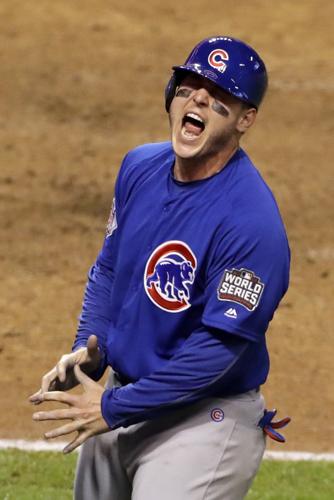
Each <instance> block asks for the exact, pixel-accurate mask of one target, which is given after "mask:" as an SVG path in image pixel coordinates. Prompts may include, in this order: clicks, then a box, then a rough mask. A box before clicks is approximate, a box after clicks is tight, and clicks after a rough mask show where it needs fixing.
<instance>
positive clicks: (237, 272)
mask: <svg viewBox="0 0 334 500" xmlns="http://www.w3.org/2000/svg"><path fill="white" fill-rule="evenodd" d="M263 289H264V284H263V283H261V281H260V278H259V277H258V276H255V274H254V272H253V271H249V270H248V269H244V268H242V269H234V268H233V269H232V270H229V269H225V271H224V274H223V277H222V279H221V282H220V284H219V287H218V290H217V298H218V300H228V301H230V302H236V303H237V304H241V305H242V306H244V307H245V308H246V309H248V310H249V311H254V309H256V308H257V306H258V305H259V302H260V299H261V295H262V292H263Z"/></svg>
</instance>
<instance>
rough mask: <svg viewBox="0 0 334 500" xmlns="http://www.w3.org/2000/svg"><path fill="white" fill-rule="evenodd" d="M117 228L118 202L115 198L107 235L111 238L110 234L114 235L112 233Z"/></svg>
mask: <svg viewBox="0 0 334 500" xmlns="http://www.w3.org/2000/svg"><path fill="white" fill-rule="evenodd" d="M115 229H117V219H116V202H115V198H114V199H113V200H112V206H111V210H110V215H109V219H108V223H107V229H106V237H107V238H109V236H111V235H112V233H113V232H114V231H115Z"/></svg>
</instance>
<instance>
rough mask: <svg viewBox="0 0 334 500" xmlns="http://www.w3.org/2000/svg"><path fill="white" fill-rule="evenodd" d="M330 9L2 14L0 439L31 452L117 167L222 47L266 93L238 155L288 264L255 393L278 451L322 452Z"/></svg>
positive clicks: (165, 6) (328, 288) (21, 8)
mask: <svg viewBox="0 0 334 500" xmlns="http://www.w3.org/2000/svg"><path fill="white" fill-rule="evenodd" d="M333 17H334V4H333V3H331V2H328V1H322V0H303V2H291V1H287V0H281V1H280V2H274V1H270V0H239V1H238V2H236V1H235V0H224V1H222V0H220V1H218V0H213V1H209V2H202V1H198V0H193V1H191V2H188V1H186V0H185V1H183V2H176V1H172V2H168V3H161V2H159V1H157V0H147V1H146V2H137V1H135V0H123V1H122V2H116V1H115V0H110V1H107V0H95V1H94V2H91V1H88V0H57V1H51V0H39V1H38V2H28V1H23V0H2V1H1V4H0V27H1V29H0V222H1V224H0V231H1V233H0V265H1V289H0V313H1V322H0V389H1V390H0V405H1V409H2V411H1V413H0V438H26V439H35V438H40V436H41V434H42V427H43V425H41V424H36V423H35V424H34V423H33V422H32V420H31V414H32V408H31V407H30V406H29V404H28V402H27V398H28V395H29V394H31V393H33V392H35V391H36V390H37V389H38V388H39V384H40V379H41V376H42V374H43V373H45V372H46V371H47V370H49V369H50V368H51V367H53V366H54V364H55V362H56V361H57V360H58V358H59V357H60V355H61V354H63V353H65V352H69V350H70V349H71V344H72V339H73V336H74V334H75V328H76V323H77V317H78V314H79V313H80V306H81V301H82V294H83V290H84V285H85V281H86V274H87V270H88V268H89V266H90V265H91V264H92V262H93V261H94V259H95V256H96V253H97V252H98V250H99V248H100V245H101V243H102V240H103V235H104V228H105V225H106V221H107V218H108V214H109V210H110V205H111V199H112V193H113V185H114V181H115V176H116V174H117V171H118V167H119V163H120V161H121V159H122V157H123V156H124V155H125V153H126V152H127V151H128V150H129V149H131V148H133V147H134V146H136V145H138V144H140V143H143V142H152V141H161V140H166V139H168V138H169V131H168V118H167V115H166V113H165V111H164V97H163V94H164V87H165V85H166V83H167V81H168V79H169V76H170V68H171V66H172V65H174V64H180V63H182V62H183V61H184V59H185V57H186V56H187V55H188V53H189V51H190V50H191V49H192V47H193V46H194V45H195V43H197V42H198V41H199V40H200V39H202V38H205V37H207V36H210V35H231V36H234V37H237V38H241V39H243V40H244V41H246V42H248V43H249V44H251V45H252V46H254V48H255V49H256V50H257V51H258V52H259V53H260V54H261V56H262V58H263V59H264V60H265V62H266V64H267V67H268V70H269V78H270V87H269V91H268V94H267V97H266V99H265V101H264V104H263V106H262V108H261V110H260V113H259V115H258V119H257V123H256V126H255V127H254V128H253V129H252V130H251V131H250V132H249V134H248V135H247V136H246V137H245V138H244V142H243V147H244V148H245V149H246V150H247V152H248V153H249V154H250V156H251V158H252V159H253V161H254V162H255V164H256V165H257V167H258V168H259V169H260V171H261V173H262V175H263V177H264V178H265V179H266V181H267V182H268V183H269V185H270V186H271V188H272V190H273V191H274V194H275V196H276V198H277V200H278V203H279V205H280V209H281V212H282V215H283V218H284V221H285V224H286V228H287V231H288V235H289V239H290V244H291V249H292V275H291V286H290V290H289V292H288V294H287V295H286V297H285V298H284V300H283V302H282V304H281V306H280V309H279V310H278V312H277V313H276V316H275V318H274V320H273V321H272V323H271V326H270V328H269V331H268V343H269V348H270V352H271V372H270V376H269V379H268V382H267V384H266V385H265V386H264V394H265V397H266V399H267V406H268V407H273V406H274V407H277V408H278V409H279V416H284V415H290V416H291V417H292V418H293V421H292V423H291V424H290V426H289V427H288V428H287V431H286V436H287V439H288V441H287V444H286V445H284V446H281V445H277V444H275V443H271V444H270V448H271V449H276V450H300V451H303V450H304V451H305V450H307V451H333V450H334V443H333V438H331V436H333V434H334V423H333V413H334V391H333V382H334V373H333V372H334V371H333V357H334V338H333V329H332V325H333V320H334V309H333V305H332V296H333V292H334V287H333V284H334V280H333V260H334V234H333V233H334V230H333V220H332V217H333V215H334V214H333V198H334V193H333V185H334V183H333V167H332V162H333V160H332V157H333V153H334V151H333V129H334V122H333V115H334V105H333V102H334V99H333V97H334V95H333V94H334V76H333V75H334V72H333V70H334V54H333V46H334V43H333V42H334V40H333V29H332V19H333Z"/></svg>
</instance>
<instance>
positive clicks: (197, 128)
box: [182, 113, 205, 137]
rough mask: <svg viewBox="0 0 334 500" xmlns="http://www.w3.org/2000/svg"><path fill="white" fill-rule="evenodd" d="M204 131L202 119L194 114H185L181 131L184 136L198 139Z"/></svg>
mask: <svg viewBox="0 0 334 500" xmlns="http://www.w3.org/2000/svg"><path fill="white" fill-rule="evenodd" d="M204 129H205V123H204V121H203V119H202V118H201V117H200V116H199V115H197V114H196V113H186V114H185V115H184V117H183V119H182V130H183V132H184V134H185V135H186V136H189V137H194V136H196V137H198V136H199V135H200V134H201V133H202V132H203V130H204Z"/></svg>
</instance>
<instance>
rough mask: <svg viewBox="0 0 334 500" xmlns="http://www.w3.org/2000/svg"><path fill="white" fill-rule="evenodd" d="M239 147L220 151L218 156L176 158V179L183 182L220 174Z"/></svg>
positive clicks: (235, 146)
mask: <svg viewBox="0 0 334 500" xmlns="http://www.w3.org/2000/svg"><path fill="white" fill-rule="evenodd" d="M238 147H239V145H238V144H237V145H234V146H231V147H229V148H224V150H222V151H219V153H217V154H216V155H214V156H212V155H210V156H207V157H198V158H181V157H180V156H177V155H176V157H175V164H174V177H175V179H176V180H178V181H181V182H191V181H198V180H201V179H206V178H208V177H211V176H212V175H215V174H217V173H218V172H220V171H221V170H222V169H223V168H224V167H225V166H226V165H227V163H228V162H229V160H230V159H231V158H232V156H233V155H234V153H235V152H236V151H237V149H238Z"/></svg>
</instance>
